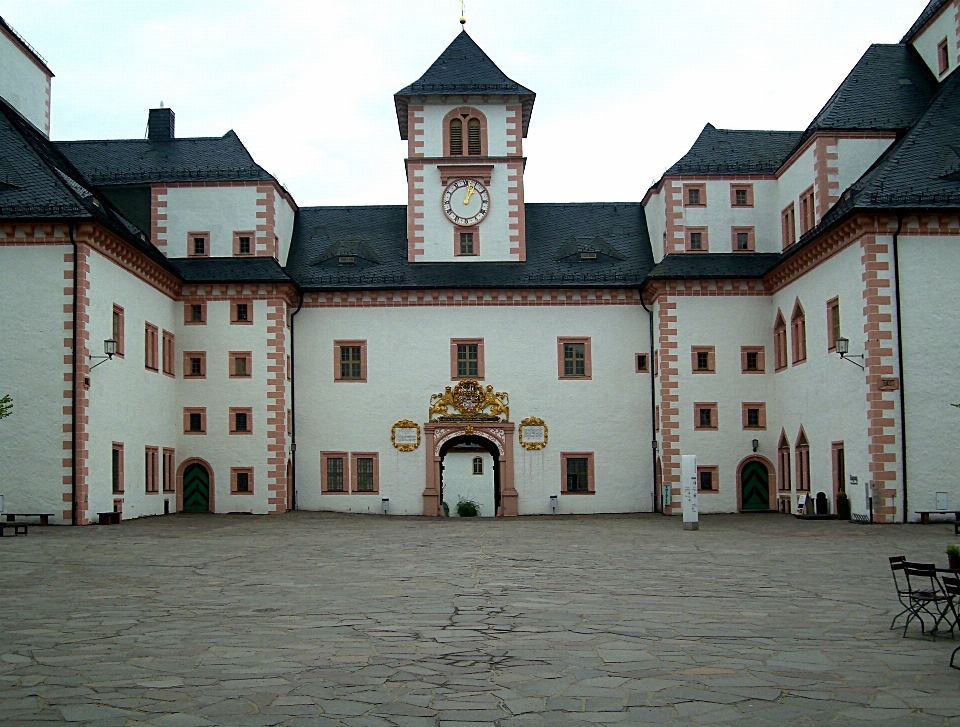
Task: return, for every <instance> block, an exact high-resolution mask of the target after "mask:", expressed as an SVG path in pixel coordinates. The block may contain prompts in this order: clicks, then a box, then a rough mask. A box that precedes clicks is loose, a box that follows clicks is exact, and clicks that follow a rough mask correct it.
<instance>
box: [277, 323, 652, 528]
mask: <svg viewBox="0 0 960 727" xmlns="http://www.w3.org/2000/svg"><path fill="white" fill-rule="evenodd" d="M558 336H590V337H591V338H592V354H593V378H592V380H591V381H566V380H564V381H561V380H558V371H557V337H558ZM296 337H297V347H296V352H297V363H296V369H297V413H296V417H297V506H298V508H300V509H306V510H339V511H350V512H377V511H378V510H379V505H380V503H379V499H377V498H373V497H370V496H369V495H321V493H320V453H321V452H379V467H380V496H381V497H387V498H389V499H390V512H391V513H392V514H405V515H417V514H421V513H422V512H423V498H422V493H423V490H424V487H425V482H426V474H425V473H426V470H425V462H426V453H425V451H424V446H423V445H421V447H420V448H419V449H417V450H416V451H414V452H398V451H396V450H395V449H394V448H393V446H392V445H391V443H390V427H391V426H392V425H393V423H394V422H397V421H399V420H401V419H412V420H413V421H416V422H419V423H421V425H422V424H423V423H424V422H426V420H427V410H428V408H429V402H430V396H431V395H432V394H436V393H440V392H442V391H443V389H444V387H445V386H452V385H453V383H452V382H451V381H450V339H451V338H467V337H482V338H483V339H484V343H485V363H486V372H485V373H486V378H485V381H484V382H483V383H484V384H492V385H493V386H494V387H495V390H497V391H505V392H507V393H508V394H509V395H510V419H511V421H513V422H516V423H519V422H520V421H521V420H522V419H523V418H525V417H528V416H538V417H541V418H542V419H544V420H546V422H547V425H548V427H549V437H550V439H549V444H548V446H547V447H546V449H544V450H541V451H539V452H527V451H526V450H524V449H523V448H521V447H520V446H519V443H518V442H517V441H516V434H515V435H514V437H515V439H514V468H515V477H516V488H517V491H518V493H519V511H520V513H521V514H528V513H548V512H549V511H550V501H549V498H550V495H556V494H558V493H559V492H560V485H561V478H560V453H561V452H565V451H566V452H591V451H592V452H594V453H595V465H596V494H595V495H593V496H576V495H569V496H568V495H561V496H560V506H559V512H561V513H573V512H633V511H649V510H650V509H651V507H652V500H651V494H652V482H653V472H652V464H651V460H650V449H649V442H650V440H651V438H652V437H651V432H650V381H649V379H648V378H647V377H648V376H649V374H638V373H635V371H634V367H635V363H634V354H635V353H637V352H647V351H648V343H647V341H648V323H647V315H646V313H645V312H644V311H643V309H642V308H641V307H639V306H609V307H607V306H582V307H581V306H570V307H561V306H544V307H540V306H516V307H514V306H502V307H493V306H491V307H462V308H453V307H446V306H444V307H439V306H438V307H387V308H373V307H371V308H347V307H344V308H320V309H317V308H304V309H303V310H302V311H301V312H300V313H299V314H298V315H297V317H296ZM341 339H342V340H366V341H367V342H368V343H367V357H368V380H367V383H336V382H334V380H333V375H334V374H333V365H334V360H333V342H334V341H335V340H341Z"/></svg>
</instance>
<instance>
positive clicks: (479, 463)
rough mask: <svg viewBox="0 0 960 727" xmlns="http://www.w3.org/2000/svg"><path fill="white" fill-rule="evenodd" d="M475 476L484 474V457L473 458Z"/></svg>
mask: <svg viewBox="0 0 960 727" xmlns="http://www.w3.org/2000/svg"><path fill="white" fill-rule="evenodd" d="M473 474H475V475H482V474H483V457H474V458H473Z"/></svg>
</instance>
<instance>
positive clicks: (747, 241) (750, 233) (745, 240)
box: [730, 227, 757, 252]
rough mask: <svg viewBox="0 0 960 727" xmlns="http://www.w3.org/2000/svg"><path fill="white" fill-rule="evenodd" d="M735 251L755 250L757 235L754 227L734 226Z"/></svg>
mask: <svg viewBox="0 0 960 727" xmlns="http://www.w3.org/2000/svg"><path fill="white" fill-rule="evenodd" d="M730 234H731V236H732V244H733V251H734V252H755V251H756V249H757V244H756V236H755V234H754V230H753V228H752V227H734V228H732V229H731V231H730Z"/></svg>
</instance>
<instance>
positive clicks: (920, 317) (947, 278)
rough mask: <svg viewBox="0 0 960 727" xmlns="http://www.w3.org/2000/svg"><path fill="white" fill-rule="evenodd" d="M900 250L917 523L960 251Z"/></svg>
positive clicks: (957, 397)
mask: <svg viewBox="0 0 960 727" xmlns="http://www.w3.org/2000/svg"><path fill="white" fill-rule="evenodd" d="M899 246H900V278H901V279H900V295H901V315H902V316H903V326H902V329H903V362H904V366H903V369H904V371H903V376H904V381H903V386H904V390H903V393H904V400H905V406H906V417H905V419H906V441H907V477H908V488H909V489H908V501H907V505H908V515H909V518H910V520H912V521H915V520H918V519H919V516H918V515H915V514H914V513H915V512H916V511H917V510H935V509H936V493H937V492H946V493H948V495H947V497H948V507H950V508H960V479H958V477H957V472H960V447H958V446H957V442H958V432H960V409H957V408H955V407H952V406H950V404H958V403H960V384H958V380H957V371H958V367H957V361H956V345H957V342H958V341H960V318H958V316H957V311H958V310H960V295H958V292H957V271H958V270H960V247H958V245H957V238H956V237H955V236H954V237H927V236H923V237H911V236H909V235H903V236H901V237H900V241H899ZM898 374H899V372H898ZM0 426H2V425H0Z"/></svg>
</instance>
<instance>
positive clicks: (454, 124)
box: [450, 119, 463, 156]
mask: <svg viewBox="0 0 960 727" xmlns="http://www.w3.org/2000/svg"><path fill="white" fill-rule="evenodd" d="M450 156H463V122H462V121H461V120H460V119H452V120H451V121H450Z"/></svg>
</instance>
